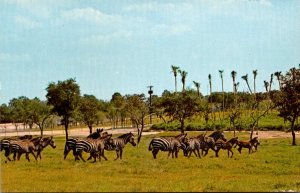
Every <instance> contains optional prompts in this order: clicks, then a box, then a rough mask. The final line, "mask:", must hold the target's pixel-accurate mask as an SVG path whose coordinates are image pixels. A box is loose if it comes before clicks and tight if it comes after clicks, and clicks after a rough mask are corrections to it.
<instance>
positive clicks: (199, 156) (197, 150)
mask: <svg viewBox="0 0 300 193" xmlns="http://www.w3.org/2000/svg"><path fill="white" fill-rule="evenodd" d="M196 152H197V154H198V158H201V155H200V151H199V149H196ZM196 157H197V156H196Z"/></svg>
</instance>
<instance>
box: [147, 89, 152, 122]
mask: <svg viewBox="0 0 300 193" xmlns="http://www.w3.org/2000/svg"><path fill="white" fill-rule="evenodd" d="M147 88H149V90H148V94H149V95H150V98H149V102H150V104H149V113H150V124H152V94H153V90H152V88H153V86H147Z"/></svg>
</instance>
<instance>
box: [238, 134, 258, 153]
mask: <svg viewBox="0 0 300 193" xmlns="http://www.w3.org/2000/svg"><path fill="white" fill-rule="evenodd" d="M258 145H260V142H259V140H258V137H254V138H253V139H251V140H249V141H238V143H236V145H235V147H236V146H239V148H238V151H239V152H240V154H241V153H242V149H243V147H244V148H248V149H249V154H250V153H253V147H254V148H255V150H256V151H257V146H258ZM235 147H234V148H235Z"/></svg>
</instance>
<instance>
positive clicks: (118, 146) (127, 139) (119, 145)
mask: <svg viewBox="0 0 300 193" xmlns="http://www.w3.org/2000/svg"><path fill="white" fill-rule="evenodd" d="M127 143H130V144H131V145H132V146H136V143H135V141H134V135H133V133H131V132H129V133H125V134H123V135H120V136H119V137H117V138H113V139H112V143H110V144H105V147H104V149H105V150H107V151H114V150H115V151H116V154H117V157H116V158H115V160H117V159H122V155H123V149H124V147H125V145H126V144H127ZM103 155H104V154H103Z"/></svg>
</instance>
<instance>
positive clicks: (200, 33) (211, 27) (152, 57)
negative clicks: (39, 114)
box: [0, 0, 300, 104]
mask: <svg viewBox="0 0 300 193" xmlns="http://www.w3.org/2000/svg"><path fill="white" fill-rule="evenodd" d="M299 10H300V1H299V0H286V1H281V0H278V1H269V0H261V1H260V0H187V1H180V0H170V1H168V0H161V1H150V0H97V1H96V0H90V1H88V0H84V1H83V0H77V1H76V0H62V1H52V0H0V21H1V27H0V73H1V74H0V104H2V103H8V102H9V100H10V99H12V98H14V97H19V96H27V97H29V98H33V97H35V96H37V97H39V98H41V99H43V100H44V99H45V94H46V91H45V88H46V87H47V85H48V83H49V82H52V81H53V82H57V81H58V80H66V79H68V78H76V81H77V83H78V84H79V85H80V88H81V93H82V94H93V95H95V96H96V97H97V98H99V99H104V100H109V99H110V98H111V96H112V94H113V93H114V92H120V93H121V94H123V95H124V94H134V93H145V94H146V93H147V90H148V88H147V86H149V85H153V86H154V88H153V90H154V94H157V95H161V93H162V92H163V90H165V89H167V90H174V77H173V75H172V73H171V65H176V66H179V67H180V68H181V69H182V70H185V71H187V72H188V75H187V79H186V82H187V83H186V85H187V87H190V88H194V86H193V83H192V81H197V82H200V84H201V92H202V93H203V94H204V95H206V94H207V93H208V78H207V77H208V74H211V75H212V80H213V91H220V90H221V86H220V83H221V79H220V76H219V72H218V70H220V69H222V70H224V82H225V86H224V87H225V90H226V91H229V90H230V91H231V90H232V80H231V76H230V72H231V71H232V70H235V71H237V81H239V82H240V87H239V90H240V91H243V90H245V91H246V90H247V87H246V84H245V82H244V81H243V80H241V78H240V77H241V76H242V75H245V74H246V73H248V77H249V81H250V83H251V85H252V82H253V75H252V71H253V70H254V69H257V70H258V76H257V87H258V88H257V90H258V91H264V86H263V80H269V79H270V74H271V73H273V72H275V71H283V72H286V71H287V70H288V69H290V68H292V67H295V66H298V64H299V63H300V11H299ZM178 87H179V88H181V83H180V76H179V77H178ZM273 87H274V88H277V87H278V86H277V81H275V82H274V85H273Z"/></svg>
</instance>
